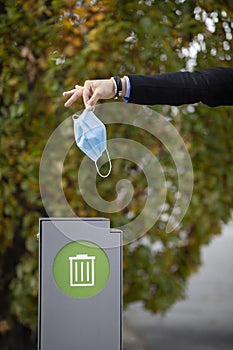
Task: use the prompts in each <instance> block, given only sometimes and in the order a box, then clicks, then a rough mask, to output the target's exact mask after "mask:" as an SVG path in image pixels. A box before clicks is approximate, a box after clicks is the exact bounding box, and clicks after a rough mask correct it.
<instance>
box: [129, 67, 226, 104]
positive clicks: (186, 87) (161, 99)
mask: <svg viewBox="0 0 233 350" xmlns="http://www.w3.org/2000/svg"><path fill="white" fill-rule="evenodd" d="M128 77H129V80H130V84H131V91H130V98H129V101H128V102H130V103H137V104H145V105H156V104H168V105H174V106H178V105H182V104H189V103H196V102H203V103H204V104H207V105H208V106H211V107H215V106H220V105H233V67H230V68H224V67H216V68H209V69H205V70H201V71H195V72H175V73H165V74H156V75H151V76H145V75H128Z"/></svg>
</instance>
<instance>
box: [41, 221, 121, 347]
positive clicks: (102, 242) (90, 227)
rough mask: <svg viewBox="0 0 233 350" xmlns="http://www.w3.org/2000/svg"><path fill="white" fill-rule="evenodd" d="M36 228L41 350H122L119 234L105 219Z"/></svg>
mask: <svg viewBox="0 0 233 350" xmlns="http://www.w3.org/2000/svg"><path fill="white" fill-rule="evenodd" d="M39 226H40V227H39V245H40V252H39V327H38V348H39V350H92V349H95V350H107V349H111V350H119V349H122V244H121V243H122V232H121V231H119V230H111V229H110V221H109V220H108V219H104V218H95V219H91V218H85V219H79V218H41V219H40V222H39Z"/></svg>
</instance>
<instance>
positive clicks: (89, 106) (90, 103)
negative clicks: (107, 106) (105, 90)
mask: <svg viewBox="0 0 233 350" xmlns="http://www.w3.org/2000/svg"><path fill="white" fill-rule="evenodd" d="M99 99H100V94H99V92H98V89H96V90H95V91H94V93H93V95H92V96H91V98H90V99H89V100H88V101H87V102H86V103H85V105H86V108H87V109H92V108H93V107H95V105H96V103H97V102H98V101H99Z"/></svg>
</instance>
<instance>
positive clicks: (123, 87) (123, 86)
mask: <svg viewBox="0 0 233 350" xmlns="http://www.w3.org/2000/svg"><path fill="white" fill-rule="evenodd" d="M121 84H122V96H125V94H126V79H125V77H123V78H121Z"/></svg>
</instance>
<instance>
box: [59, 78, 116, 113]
mask: <svg viewBox="0 0 233 350" xmlns="http://www.w3.org/2000/svg"><path fill="white" fill-rule="evenodd" d="M63 96H65V97H70V98H69V99H68V100H67V101H66V103H65V107H70V106H71V105H72V104H73V103H74V102H75V101H76V100H77V99H78V98H79V97H81V96H82V97H83V101H84V105H85V107H86V108H87V109H92V108H93V107H94V106H95V105H96V103H97V102H98V100H100V99H109V98H113V97H114V96H115V90H114V83H113V81H112V79H102V80H87V81H85V84H84V86H79V85H75V89H73V90H70V91H65V92H63Z"/></svg>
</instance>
